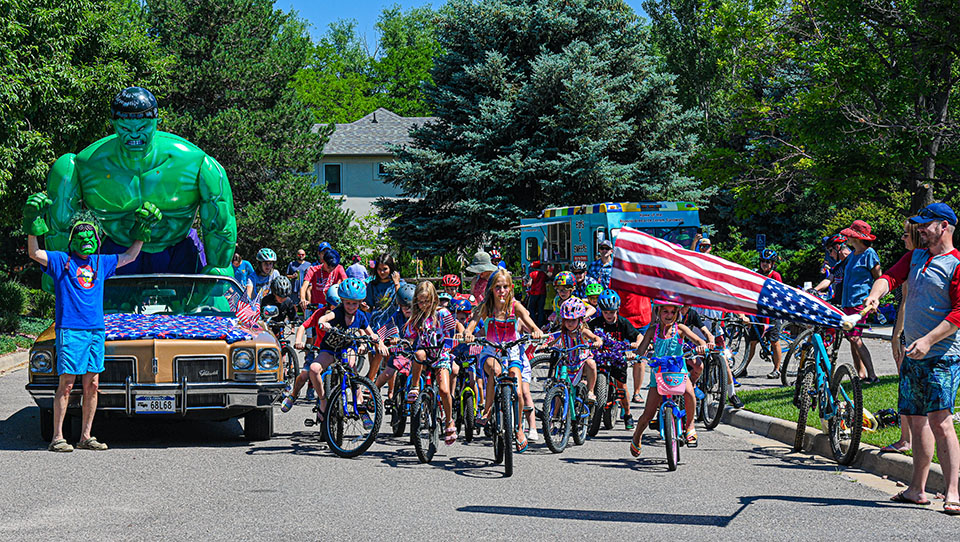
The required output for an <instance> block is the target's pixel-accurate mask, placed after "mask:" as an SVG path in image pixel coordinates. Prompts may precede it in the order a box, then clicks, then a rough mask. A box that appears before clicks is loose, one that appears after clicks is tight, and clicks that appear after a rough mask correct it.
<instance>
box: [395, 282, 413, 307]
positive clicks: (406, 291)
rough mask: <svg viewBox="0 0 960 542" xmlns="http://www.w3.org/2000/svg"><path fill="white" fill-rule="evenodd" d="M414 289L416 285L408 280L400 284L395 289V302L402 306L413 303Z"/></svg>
mask: <svg viewBox="0 0 960 542" xmlns="http://www.w3.org/2000/svg"><path fill="white" fill-rule="evenodd" d="M416 291H417V287H416V286H414V285H413V284H410V283H409V282H404V283H403V284H401V285H400V288H399V289H397V304H398V305H403V306H404V307H409V306H411V305H413V295H414V293H415V292H416Z"/></svg>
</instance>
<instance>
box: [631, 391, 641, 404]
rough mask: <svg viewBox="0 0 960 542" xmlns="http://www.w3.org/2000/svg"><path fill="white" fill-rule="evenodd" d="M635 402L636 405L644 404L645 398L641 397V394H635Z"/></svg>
mask: <svg viewBox="0 0 960 542" xmlns="http://www.w3.org/2000/svg"><path fill="white" fill-rule="evenodd" d="M633 402H634V403H642V402H643V397H641V396H640V394H639V393H634V394H633Z"/></svg>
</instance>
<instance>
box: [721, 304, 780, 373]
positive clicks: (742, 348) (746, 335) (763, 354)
mask: <svg viewBox="0 0 960 542" xmlns="http://www.w3.org/2000/svg"><path fill="white" fill-rule="evenodd" d="M755 318H756V317H751V322H750V323H748V324H745V326H744V329H743V331H741V332H740V333H739V336H740V341H739V344H738V351H737V353H736V354H735V358H734V366H733V376H734V377H735V378H743V377H744V376H745V375H746V374H747V366H748V365H750V362H751V361H753V360H752V357H751V352H750V343H751V342H753V341H754V340H756V334H755V333H756V332H751V331H750V330H751V328H753V329H756V327H754V326H762V327H763V328H764V329H763V331H762V332H761V333H760V340H759V343H758V346H759V348H757V349H756V352H755V353H757V354H759V355H760V359H762V360H764V361H768V362H771V363H773V350H771V348H773V344H772V343H773V330H774V326H770V325H766V324H762V323H760V322H757V321H755V320H754V319H755ZM792 342H793V338H792V337H791V336H790V332H789V330H788V329H786V328H783V329H781V330H780V337H779V343H778V344H779V345H780V351H781V354H782V355H785V354H786V352H787V351H789V350H790V345H791V343H792ZM782 355H781V358H782Z"/></svg>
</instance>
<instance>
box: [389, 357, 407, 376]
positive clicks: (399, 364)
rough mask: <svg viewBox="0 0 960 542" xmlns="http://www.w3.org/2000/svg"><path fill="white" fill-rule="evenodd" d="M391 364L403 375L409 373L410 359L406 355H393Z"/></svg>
mask: <svg viewBox="0 0 960 542" xmlns="http://www.w3.org/2000/svg"><path fill="white" fill-rule="evenodd" d="M393 366H394V368H395V369H396V370H397V371H399V372H400V374H402V375H404V376H407V375H409V374H410V359H409V358H407V357H406V356H395V357H394V358H393Z"/></svg>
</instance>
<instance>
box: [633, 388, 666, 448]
mask: <svg viewBox="0 0 960 542" xmlns="http://www.w3.org/2000/svg"><path fill="white" fill-rule="evenodd" d="M659 408H660V393H659V392H657V388H649V389H648V390H647V400H646V401H644V403H643V414H641V415H640V420H639V421H637V428H636V429H634V430H633V442H634V444H638V443H639V442H640V436H641V435H643V431H644V429H646V428H647V426H648V425H650V420H652V419H653V417H654V416H656V415H657V410H658V409H659Z"/></svg>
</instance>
